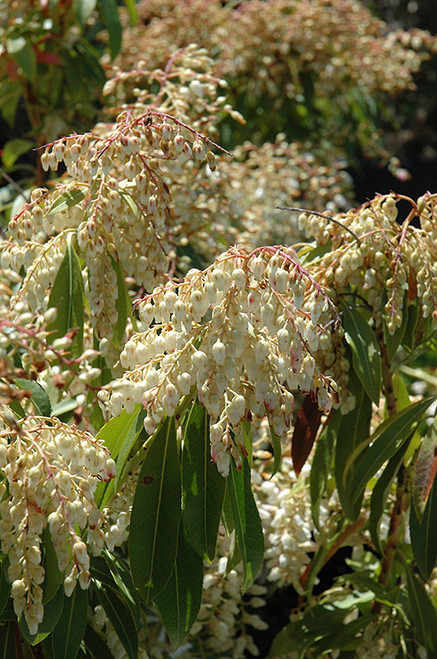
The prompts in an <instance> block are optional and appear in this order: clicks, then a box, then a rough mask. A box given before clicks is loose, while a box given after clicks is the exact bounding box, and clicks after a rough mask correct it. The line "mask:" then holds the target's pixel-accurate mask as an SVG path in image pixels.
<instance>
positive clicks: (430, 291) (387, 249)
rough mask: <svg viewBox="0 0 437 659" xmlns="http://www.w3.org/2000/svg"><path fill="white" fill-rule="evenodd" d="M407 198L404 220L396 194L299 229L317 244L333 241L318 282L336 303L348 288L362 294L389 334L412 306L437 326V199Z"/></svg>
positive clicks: (309, 218) (317, 268)
mask: <svg viewBox="0 0 437 659" xmlns="http://www.w3.org/2000/svg"><path fill="white" fill-rule="evenodd" d="M403 199H404V201H407V202H408V206H409V208H408V211H407V212H406V213H405V219H404V220H400V218H398V208H397V204H398V202H399V201H400V200H401V197H399V196H396V195H380V196H377V197H376V198H375V199H373V200H372V201H370V202H368V203H366V204H364V205H363V206H362V207H361V208H359V209H357V210H351V211H348V212H347V213H345V214H338V215H333V216H329V215H328V214H326V216H325V217H323V216H321V215H315V214H309V215H307V214H302V215H301V216H300V218H299V223H300V228H301V229H302V230H303V231H305V233H306V234H307V236H310V237H314V238H315V240H316V241H317V243H318V244H320V245H324V244H326V243H327V242H328V241H329V240H332V249H330V250H329V252H327V253H326V254H325V255H324V256H322V257H321V258H320V259H319V260H318V261H317V263H315V264H314V267H313V268H312V272H313V273H314V276H315V277H316V279H317V280H318V281H319V282H320V284H321V285H323V286H326V287H330V288H331V290H332V295H333V299H335V297H336V296H337V299H338V300H339V299H340V298H339V297H338V296H341V295H343V293H344V292H345V290H346V289H347V290H348V291H350V292H352V293H353V292H354V291H356V292H358V294H359V295H360V296H361V298H364V300H365V303H366V304H368V305H369V306H370V308H371V309H372V317H373V319H374V322H375V326H376V327H381V326H382V321H383V320H384V321H385V322H386V324H387V329H388V332H389V333H390V334H394V332H395V331H396V329H397V328H399V327H400V326H401V325H402V321H403V317H404V314H405V313H407V311H408V309H407V308H406V304H407V305H410V304H412V303H415V304H418V305H419V307H420V310H421V313H420V316H422V317H423V318H425V319H426V318H429V319H430V320H431V323H432V328H433V329H436V328H437V265H436V258H437V247H436V245H437V242H436V239H437V197H436V195H432V194H429V193H428V194H425V195H424V196H423V197H420V198H419V199H418V200H417V202H414V201H413V200H411V199H408V198H403ZM330 217H331V219H330ZM414 223H418V224H419V226H415V224H414ZM342 226H343V228H342ZM384 291H385V294H386V299H385V301H384Z"/></svg>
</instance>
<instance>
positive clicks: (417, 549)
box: [410, 481, 437, 579]
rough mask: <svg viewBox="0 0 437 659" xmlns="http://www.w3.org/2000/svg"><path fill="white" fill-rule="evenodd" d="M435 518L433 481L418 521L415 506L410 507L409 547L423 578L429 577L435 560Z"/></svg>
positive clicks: (436, 488) (436, 499) (436, 502)
mask: <svg viewBox="0 0 437 659" xmlns="http://www.w3.org/2000/svg"><path fill="white" fill-rule="evenodd" d="M436 519H437V486H436V482H435V481H434V484H433V486H432V488H431V493H430V495H429V497H428V499H427V502H426V506H425V510H424V511H423V515H422V518H421V520H420V521H419V519H418V516H417V514H416V509H415V507H414V506H411V507H410V538H411V548H412V550H413V556H414V559H415V561H416V563H417V567H418V568H419V570H420V573H421V574H422V576H423V577H424V578H425V579H429V578H430V576H431V572H432V570H433V569H434V566H435V564H436V561H437V533H436Z"/></svg>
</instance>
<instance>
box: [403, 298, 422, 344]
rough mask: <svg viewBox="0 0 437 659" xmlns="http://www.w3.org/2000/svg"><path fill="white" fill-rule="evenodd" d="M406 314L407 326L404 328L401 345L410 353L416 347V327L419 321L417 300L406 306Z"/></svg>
mask: <svg viewBox="0 0 437 659" xmlns="http://www.w3.org/2000/svg"><path fill="white" fill-rule="evenodd" d="M404 313H406V314H407V326H406V328H405V332H404V336H403V338H402V345H403V346H404V348H406V349H407V350H409V351H410V352H411V351H412V350H414V348H415V346H416V334H415V333H416V327H417V323H418V320H419V303H418V300H417V299H416V300H414V302H412V303H411V304H409V305H408V307H407V309H406V310H405V311H404Z"/></svg>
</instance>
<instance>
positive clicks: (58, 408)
mask: <svg viewBox="0 0 437 659" xmlns="http://www.w3.org/2000/svg"><path fill="white" fill-rule="evenodd" d="M77 405H78V403H77V400H76V398H64V399H63V400H61V401H59V403H56V405H54V406H53V407H52V414H51V415H52V416H57V417H60V416H62V414H67V412H73V410H75V409H76V407H77Z"/></svg>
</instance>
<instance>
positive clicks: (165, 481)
mask: <svg viewBox="0 0 437 659" xmlns="http://www.w3.org/2000/svg"><path fill="white" fill-rule="evenodd" d="M180 514H181V481H180V473H179V457H178V447H177V442H176V427H175V421H174V418H171V419H166V420H165V421H164V422H163V424H162V425H161V427H160V429H159V430H158V432H157V433H156V436H155V437H154V439H153V441H152V442H151V444H150V447H149V449H148V451H147V453H146V457H145V459H144V462H143V465H142V467H141V471H140V474H139V476H138V482H137V487H136V490H135V496H134V502H133V507H132V515H131V522H130V534H129V556H130V563H131V571H132V577H133V580H134V583H135V585H136V586H137V588H138V589H139V590H140V592H141V594H142V596H143V597H144V599H145V601H146V602H149V601H150V600H152V599H154V598H155V597H156V596H157V595H159V593H160V592H161V590H162V589H163V588H164V586H165V584H166V583H167V581H168V579H169V577H170V575H171V573H172V571H173V565H174V561H175V558H176V548H177V538H178V528H179V521H180Z"/></svg>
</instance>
